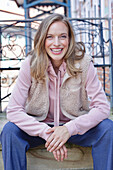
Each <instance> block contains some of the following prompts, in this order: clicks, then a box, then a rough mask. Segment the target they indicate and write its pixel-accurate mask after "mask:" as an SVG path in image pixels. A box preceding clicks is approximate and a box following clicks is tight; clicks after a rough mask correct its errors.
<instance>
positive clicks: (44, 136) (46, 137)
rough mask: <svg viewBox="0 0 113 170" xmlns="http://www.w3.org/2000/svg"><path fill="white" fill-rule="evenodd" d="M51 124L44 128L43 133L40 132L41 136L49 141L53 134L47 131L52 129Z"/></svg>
mask: <svg viewBox="0 0 113 170" xmlns="http://www.w3.org/2000/svg"><path fill="white" fill-rule="evenodd" d="M50 128H51V127H50V126H48V125H47V126H46V127H45V129H44V130H43V132H42V133H40V134H39V136H40V137H41V138H43V139H45V140H46V141H47V139H48V138H49V137H50V136H51V134H47V133H46V132H47V131H48V129H50Z"/></svg>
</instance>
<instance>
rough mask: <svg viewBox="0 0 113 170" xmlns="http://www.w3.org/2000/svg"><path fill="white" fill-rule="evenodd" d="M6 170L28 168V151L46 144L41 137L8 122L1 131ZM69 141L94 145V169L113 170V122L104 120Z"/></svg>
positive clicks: (82, 144) (23, 169)
mask: <svg viewBox="0 0 113 170" xmlns="http://www.w3.org/2000/svg"><path fill="white" fill-rule="evenodd" d="M1 142H2V155H3V161H4V170H26V169H27V162H26V152H27V150H28V149H29V148H33V147H36V146H38V145H41V144H44V143H45V140H44V139H42V138H40V137H33V136H29V135H28V134H26V133H25V132H23V131H22V130H21V129H19V128H18V127H17V126H16V125H15V124H13V123H11V122H8V123H7V124H6V125H5V126H4V128H3V131H2V133H1ZM68 142H69V143H73V144H77V145H80V146H84V147H87V146H92V157H93V164H94V170H113V122H112V121H111V120H109V119H106V120H104V121H102V122H101V123H100V124H98V125H97V126H96V127H94V128H92V129H90V130H89V131H88V132H86V133H85V134H83V135H74V136H71V137H70V138H69V140H68Z"/></svg>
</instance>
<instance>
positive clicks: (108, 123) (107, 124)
mask: <svg viewBox="0 0 113 170" xmlns="http://www.w3.org/2000/svg"><path fill="white" fill-rule="evenodd" d="M98 127H99V129H101V130H105V131H110V132H111V131H113V121H112V120H110V119H105V120H103V121H102V122H101V123H100V124H99V126H98Z"/></svg>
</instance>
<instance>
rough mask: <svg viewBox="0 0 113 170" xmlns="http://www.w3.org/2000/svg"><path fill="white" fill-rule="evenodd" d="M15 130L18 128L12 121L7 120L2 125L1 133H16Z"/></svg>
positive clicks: (8, 134)
mask: <svg viewBox="0 0 113 170" xmlns="http://www.w3.org/2000/svg"><path fill="white" fill-rule="evenodd" d="M17 130H18V127H17V126H16V125H15V124H14V123H12V122H8V123H6V124H5V126H4V127H3V130H2V133H1V134H2V136H10V135H11V134H12V133H16V131H17Z"/></svg>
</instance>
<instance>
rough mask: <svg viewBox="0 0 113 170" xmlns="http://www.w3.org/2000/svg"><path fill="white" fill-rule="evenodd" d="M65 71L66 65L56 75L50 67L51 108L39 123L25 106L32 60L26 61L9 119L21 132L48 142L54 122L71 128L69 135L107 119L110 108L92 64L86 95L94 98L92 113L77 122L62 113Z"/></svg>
mask: <svg viewBox="0 0 113 170" xmlns="http://www.w3.org/2000/svg"><path fill="white" fill-rule="evenodd" d="M65 71H66V63H65V62H63V64H62V65H61V66H60V68H59V72H58V75H56V74H55V72H54V69H53V67H52V64H51V63H50V64H49V67H48V75H49V79H50V81H49V99H50V108H49V113H48V116H47V118H46V120H44V121H43V122H38V121H37V120H36V119H35V118H34V117H32V116H29V115H28V114H26V112H25V103H26V100H27V97H28V91H29V88H30V86H31V75H30V59H29V58H26V59H25V61H24V62H23V64H22V66H21V69H20V72H19V75H18V79H17V82H16V85H15V87H14V89H13V92H12V95H11V98H10V101H9V105H8V108H7V118H8V120H9V121H11V122H13V123H15V124H16V125H17V126H18V127H19V128H20V129H22V130H23V131H25V132H26V133H28V134H29V135H31V136H40V137H42V138H43V139H45V140H47V138H48V137H49V136H50V134H46V132H47V130H48V129H49V128H50V126H49V125H48V124H52V123H53V122H54V123H55V126H58V125H59V123H61V124H62V123H64V126H66V127H67V128H68V131H69V133H70V135H74V134H84V133H85V132H86V131H88V130H89V129H91V128H92V127H94V126H96V125H97V124H98V123H100V122H101V121H102V120H104V119H106V118H108V116H109V113H110V106H109V103H108V101H107V98H106V96H105V93H104V91H103V89H102V86H101V83H100V81H99V80H98V78H97V75H96V70H95V68H94V66H93V64H92V63H90V66H89V70H88V74H87V81H86V92H87V94H88V97H89V98H90V99H91V102H90V109H91V110H90V111H89V113H88V114H85V115H82V116H79V117H77V118H76V119H74V120H69V119H68V118H66V117H65V116H64V115H63V114H62V113H61V110H60V102H59V89H60V85H61V83H62V80H63V76H64V74H65Z"/></svg>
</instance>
